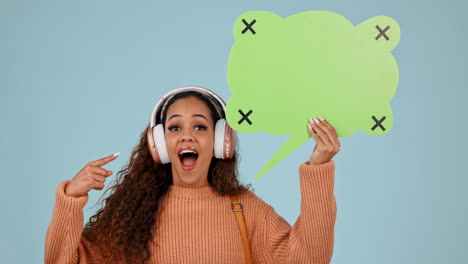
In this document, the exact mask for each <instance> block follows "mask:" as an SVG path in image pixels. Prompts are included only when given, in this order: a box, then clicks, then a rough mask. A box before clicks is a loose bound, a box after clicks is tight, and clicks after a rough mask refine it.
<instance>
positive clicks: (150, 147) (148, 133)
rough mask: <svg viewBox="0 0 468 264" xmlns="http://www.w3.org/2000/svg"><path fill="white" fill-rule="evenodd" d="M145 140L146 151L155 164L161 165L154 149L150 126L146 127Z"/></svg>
mask: <svg viewBox="0 0 468 264" xmlns="http://www.w3.org/2000/svg"><path fill="white" fill-rule="evenodd" d="M146 140H147V142H148V150H149V153H150V154H151V157H152V158H153V160H154V162H155V163H156V164H161V163H162V162H161V159H160V158H159V154H158V150H157V149H156V144H155V143H154V137H153V128H152V127H151V125H148V129H147V130H146Z"/></svg>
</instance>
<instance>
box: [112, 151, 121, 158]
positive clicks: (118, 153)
mask: <svg viewBox="0 0 468 264" xmlns="http://www.w3.org/2000/svg"><path fill="white" fill-rule="evenodd" d="M118 155H120V152H117V153H114V154H112V156H114V157H117V156H118Z"/></svg>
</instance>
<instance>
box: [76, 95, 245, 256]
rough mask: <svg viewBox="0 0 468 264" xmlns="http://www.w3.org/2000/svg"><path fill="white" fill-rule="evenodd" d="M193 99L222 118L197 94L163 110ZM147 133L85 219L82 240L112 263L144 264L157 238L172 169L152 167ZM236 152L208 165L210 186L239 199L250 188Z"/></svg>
mask: <svg viewBox="0 0 468 264" xmlns="http://www.w3.org/2000/svg"><path fill="white" fill-rule="evenodd" d="M191 96H194V97H196V98H198V99H200V100H201V101H202V102H203V103H205V104H206V105H207V106H208V107H209V108H210V110H211V114H212V117H213V120H218V119H220V118H225V117H224V116H222V117H220V116H219V115H218V113H217V112H216V110H215V109H214V107H213V105H212V104H211V103H210V101H208V100H207V99H206V98H205V97H204V96H202V95H200V94H199V93H196V92H184V93H179V94H177V95H176V96H174V97H173V98H172V99H170V100H169V102H168V104H167V107H166V108H165V109H168V108H169V106H170V105H171V104H172V103H174V102H175V101H177V100H178V99H180V98H185V97H191ZM222 114H223V115H224V113H222ZM165 115H166V113H163V118H162V119H163V120H159V119H160V118H159V116H160V112H158V114H157V120H156V121H157V123H160V122H161V121H163V122H162V124H164V120H165ZM213 127H214V126H213ZM146 131H147V129H146V128H145V130H144V132H143V133H142V134H141V137H140V143H139V144H138V145H137V146H136V147H135V148H134V149H133V151H132V154H131V156H130V160H129V162H128V165H126V166H124V168H123V169H122V170H120V171H119V172H118V173H117V176H116V179H115V181H114V184H113V185H111V186H110V187H109V188H108V189H107V190H106V191H105V192H104V193H103V194H102V195H103V196H104V194H105V193H106V192H107V191H109V190H111V193H110V195H109V197H108V198H106V199H105V200H104V202H101V203H100V204H101V208H100V209H99V210H98V211H97V213H96V214H95V215H93V216H91V217H90V218H89V222H88V223H87V224H86V225H85V227H84V229H83V237H84V238H86V239H87V240H89V241H90V242H91V243H93V245H95V246H96V247H97V248H98V249H99V252H101V253H102V254H103V257H104V258H105V259H106V260H109V262H111V263H116V262H124V263H145V262H146V261H147V260H148V259H149V258H150V246H151V245H150V243H151V241H152V238H153V236H154V235H155V234H153V231H155V229H156V228H157V227H158V221H157V220H158V219H157V216H158V212H160V211H161V210H162V208H160V207H161V205H162V200H163V199H164V197H165V195H166V193H167V191H168V190H169V187H170V186H171V185H172V171H171V164H156V163H155V162H154V161H153V159H152V157H151V154H150V153H149V150H148V143H147V132H146ZM236 152H237V150H236ZM236 152H235V153H234V155H233V157H232V158H231V159H228V160H220V159H216V158H214V157H213V159H212V160H211V164H210V167H209V171H208V183H209V185H210V186H211V187H212V188H213V189H214V190H215V191H216V192H217V193H219V194H221V195H233V194H240V193H242V192H244V191H246V190H248V189H249V188H250V187H251V186H250V185H247V186H244V185H241V184H240V183H239V180H238V177H237V174H238V170H237V163H238V160H237V154H236ZM101 198H102V196H101ZM99 200H101V199H99ZM98 203H99V201H98ZM153 227H155V228H154V229H153ZM156 246H157V245H156Z"/></svg>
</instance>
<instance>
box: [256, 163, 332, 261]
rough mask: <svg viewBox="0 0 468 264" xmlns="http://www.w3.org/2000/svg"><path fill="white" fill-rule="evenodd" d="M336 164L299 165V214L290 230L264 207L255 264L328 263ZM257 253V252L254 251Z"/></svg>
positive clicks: (285, 223)
mask: <svg viewBox="0 0 468 264" xmlns="http://www.w3.org/2000/svg"><path fill="white" fill-rule="evenodd" d="M334 170H335V164H334V162H333V161H329V162H327V163H324V164H320V165H308V163H303V164H301V166H300V168H299V177H300V185H301V212H300V216H299V217H298V218H297V220H296V222H295V224H294V225H293V226H292V227H291V226H290V225H289V224H288V222H286V220H284V219H283V218H282V217H281V216H279V215H278V214H277V213H276V212H275V210H274V209H273V208H272V207H271V206H269V205H268V206H267V207H266V209H265V212H264V214H263V216H262V217H263V219H261V220H260V221H261V223H263V224H261V225H260V226H259V227H257V228H258V230H257V231H256V232H255V237H254V241H255V242H254V243H255V244H257V245H258V246H255V247H253V248H252V251H253V252H252V255H253V258H254V259H256V260H257V261H255V263H311V264H325V263H330V261H331V258H332V254H333V243H334V227H335V219H336V214H337V209H336V200H335V196H334V194H333V188H334ZM255 251H257V252H255Z"/></svg>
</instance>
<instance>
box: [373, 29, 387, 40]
mask: <svg viewBox="0 0 468 264" xmlns="http://www.w3.org/2000/svg"><path fill="white" fill-rule="evenodd" d="M375 28H377V30H378V31H379V35H377V37H375V40H379V38H380V37H382V36H383V37H384V38H385V39H386V40H389V39H390V38H389V37H388V36H387V34H385V32H386V31H387V30H388V29H389V28H390V26H387V27H386V28H384V30H382V29H381V28H380V27H379V26H375Z"/></svg>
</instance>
